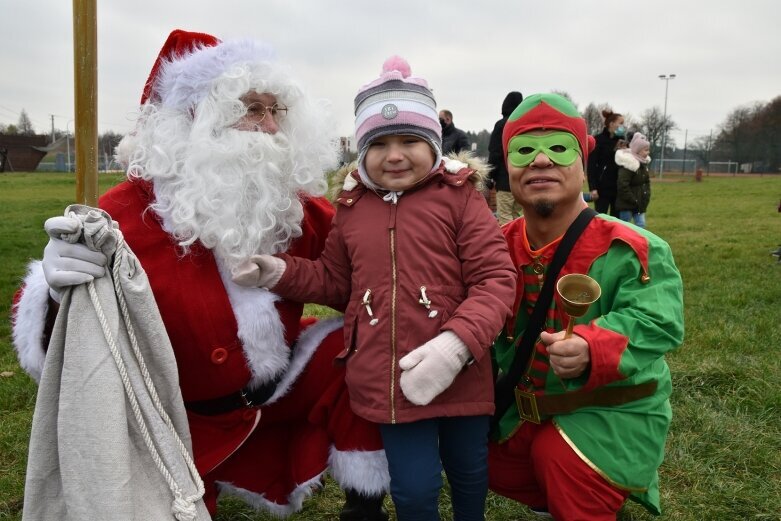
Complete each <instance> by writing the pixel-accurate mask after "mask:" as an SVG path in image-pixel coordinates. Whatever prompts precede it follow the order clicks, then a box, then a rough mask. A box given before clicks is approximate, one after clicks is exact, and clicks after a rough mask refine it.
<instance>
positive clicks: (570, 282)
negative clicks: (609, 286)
mask: <svg viewBox="0 0 781 521" xmlns="http://www.w3.org/2000/svg"><path fill="white" fill-rule="evenodd" d="M556 292H557V293H558V294H559V297H561V300H562V303H563V304H564V312H565V313H566V314H567V315H569V318H570V320H569V323H568V324H567V332H566V333H565V335H564V338H569V337H571V336H572V328H573V327H574V326H575V318H577V317H582V316H583V315H585V314H586V312H587V311H588V308H589V306H591V304H593V303H594V302H596V301H597V300H599V297H600V295H602V288H600V287H599V283H598V282H597V281H596V280H594V279H592V278H591V277H589V276H588V275H583V274H582V273H570V274H568V275H564V276H563V277H561V278H560V279H559V280H558V282H556Z"/></svg>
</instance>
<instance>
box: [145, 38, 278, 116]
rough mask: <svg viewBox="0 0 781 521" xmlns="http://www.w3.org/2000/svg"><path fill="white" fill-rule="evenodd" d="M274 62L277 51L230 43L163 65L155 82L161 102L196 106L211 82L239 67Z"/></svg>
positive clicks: (245, 42)
mask: <svg viewBox="0 0 781 521" xmlns="http://www.w3.org/2000/svg"><path fill="white" fill-rule="evenodd" d="M258 62H267V63H271V62H276V52H275V51H274V49H273V48H272V47H271V46H270V45H267V44H265V43H262V42H258V41H256V40H229V41H225V42H222V43H220V44H218V45H215V46H213V47H204V48H201V49H198V50H196V51H195V52H193V53H191V54H188V55H186V56H185V57H183V58H181V59H178V60H174V61H169V62H165V63H164V64H163V65H162V66H161V69H160V73H159V75H158V79H157V81H156V88H157V92H158V94H159V96H160V100H161V101H160V103H161V104H162V105H163V106H166V107H169V108H174V109H178V110H185V109H189V108H190V107H193V106H195V105H197V104H198V103H199V102H200V101H201V100H203V99H204V98H205V97H206V96H207V95H208V94H209V92H210V90H211V88H212V86H213V84H214V81H215V80H216V79H217V78H219V77H220V76H222V75H223V74H229V73H230V71H231V69H232V68H233V67H235V66H237V65H241V64H251V63H258Z"/></svg>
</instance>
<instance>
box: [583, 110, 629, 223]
mask: <svg viewBox="0 0 781 521" xmlns="http://www.w3.org/2000/svg"><path fill="white" fill-rule="evenodd" d="M602 117H603V118H604V119H605V127H604V128H603V129H602V132H601V133H600V134H597V135H596V136H594V137H595V139H596V143H597V144H596V147H595V148H594V151H593V152H592V153H591V154H590V155H589V161H588V165H587V172H588V187H589V190H590V191H591V194H592V197H593V196H594V195H596V196H597V197H593V199H594V200H595V203H594V209H595V210H596V211H598V212H599V213H609V214H610V215H612V216H613V217H618V212H617V211H616V208H615V202H616V193H617V192H618V165H616V162H615V154H616V149H618V140H619V139H622V138H624V137H625V135H626V128H625V127H624V116H622V115H621V114H618V113H615V112H613V111H611V110H609V109H607V110H603V111H602Z"/></svg>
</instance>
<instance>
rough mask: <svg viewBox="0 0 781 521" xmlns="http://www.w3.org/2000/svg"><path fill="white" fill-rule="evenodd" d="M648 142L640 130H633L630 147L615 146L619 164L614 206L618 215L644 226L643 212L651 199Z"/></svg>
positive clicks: (624, 219)
mask: <svg viewBox="0 0 781 521" xmlns="http://www.w3.org/2000/svg"><path fill="white" fill-rule="evenodd" d="M650 153H651V144H650V143H649V142H648V140H647V139H646V138H645V136H644V135H643V134H641V133H640V132H635V133H634V135H633V136H632V141H631V142H630V143H629V148H620V149H618V150H616V164H617V165H618V194H617V195H616V210H618V217H619V218H620V219H621V220H623V221H627V222H634V224H635V225H637V226H639V227H640V228H645V212H646V210H647V209H648V203H649V202H650V201H651V176H650V174H649V172H648V165H649V164H650V163H651V156H650V155H649V154H650Z"/></svg>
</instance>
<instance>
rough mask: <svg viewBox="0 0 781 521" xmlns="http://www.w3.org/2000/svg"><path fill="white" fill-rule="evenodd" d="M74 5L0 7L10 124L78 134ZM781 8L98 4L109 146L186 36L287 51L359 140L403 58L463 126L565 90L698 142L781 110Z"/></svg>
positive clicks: (717, 3)
mask: <svg viewBox="0 0 781 521" xmlns="http://www.w3.org/2000/svg"><path fill="white" fill-rule="evenodd" d="M71 9H72V2H68V1H64V0H26V1H20V0H0V27H2V31H0V35H2V42H3V51H2V53H1V54H0V65H2V68H0V123H4V124H9V123H14V124H15V123H17V121H18V119H19V113H20V112H21V110H22V109H25V110H26V111H27V113H28V115H29V116H30V119H31V120H32V122H33V125H34V126H35V129H36V131H37V132H43V133H46V132H49V131H50V129H51V115H52V114H53V115H54V116H55V117H54V125H55V127H56V128H59V129H63V130H64V129H66V128H69V129H70V130H73V122H72V120H73V50H72V48H73V47H72V45H73V43H72V42H73V34H72V33H73V30H72V11H71ZM779 20H781V2H779V0H744V1H736V0H709V1H705V0H700V1H693V0H649V1H646V2H641V1H636V0H633V1H627V0H622V1H614V0H600V1H596V0H593V1H591V0H557V1H544V0H538V1H536V2H528V1H520V0H514V1H510V0H507V1H498V0H480V1H477V0H472V1H466V0H449V1H424V0H395V1H393V2H372V1H367V0H345V1H339V0H329V1H316V0H297V1H293V0H233V1H232V0H226V1H223V2H214V1H208V2H206V1H202V0H188V1H183V0H157V1H154V2H152V1H149V0H134V1H132V2H120V1H108V0H106V1H100V2H98V77H99V83H98V121H99V127H100V131H101V132H103V131H106V130H114V131H116V132H120V133H125V132H127V131H129V130H130V129H132V127H133V121H134V111H135V109H136V108H137V104H138V100H139V97H140V93H141V89H142V86H143V83H144V81H145V80H146V77H147V75H148V73H149V69H150V67H151V65H152V63H153V61H154V59H155V57H156V56H157V53H158V51H159V49H160V46H161V45H162V43H163V42H164V41H165V38H166V37H167V35H168V33H169V32H170V31H171V30H172V29H174V28H181V29H187V30H194V31H201V32H207V33H211V34H213V35H215V36H218V37H220V38H222V39H226V38H238V37H254V38H258V39H263V40H265V41H267V42H269V43H271V44H272V45H274V46H275V47H276V49H277V52H278V54H279V57H280V58H281V59H282V60H284V61H285V62H286V63H288V64H289V65H290V66H291V67H292V69H293V71H294V72H295V74H296V76H298V78H300V80H301V82H302V83H303V84H304V85H305V86H306V87H307V88H308V89H309V90H310V91H311V92H312V93H313V94H315V95H316V96H317V97H322V98H326V99H328V100H330V101H331V102H332V110H333V118H334V129H335V134H338V135H351V134H352V132H353V112H352V101H353V97H354V95H355V93H356V90H357V88H358V87H359V86H360V85H362V84H364V83H366V82H368V81H369V80H371V79H374V78H376V77H377V76H378V75H379V72H380V69H381V66H382V62H383V61H384V60H385V58H387V57H388V56H390V55H393V54H399V55H401V56H404V57H405V58H406V59H407V60H408V61H409V63H410V65H411V67H412V73H413V75H417V76H422V77H424V78H426V79H427V80H428V82H429V85H430V86H431V87H432V88H433V89H434V91H435V95H436V98H437V103H438V106H439V108H440V109H442V108H447V109H450V110H451V111H452V112H453V113H454V119H455V123H456V126H458V127H460V128H462V129H464V130H473V131H479V130H481V129H489V130H490V129H491V128H493V124H494V122H495V121H496V120H497V119H498V118H499V117H500V105H501V102H502V99H503V98H504V96H505V94H506V93H507V92H508V91H510V90H520V91H521V92H523V93H524V95H527V94H531V93H534V92H543V91H550V90H560V91H566V92H568V93H569V94H570V95H571V97H572V98H573V100H574V101H575V102H576V103H577V104H578V108H579V109H581V110H582V109H583V108H585V106H586V105H587V104H588V103H589V102H595V103H604V102H607V103H609V104H610V105H611V106H612V107H613V109H614V110H615V111H616V112H621V113H623V114H630V115H632V116H635V117H639V116H640V114H641V113H642V112H643V111H645V110H646V109H649V108H651V107H654V106H657V107H659V108H660V109H661V108H662V107H663V105H664V98H665V81H663V80H660V79H659V78H658V76H659V75H660V74H676V75H677V78H676V79H675V80H672V81H670V82H669V94H668V105H667V106H668V108H667V110H668V113H669V114H670V115H671V116H672V118H673V120H674V121H675V122H676V123H677V124H678V126H679V127H680V128H681V131H680V132H679V133H677V134H678V135H677V136H674V137H676V138H677V141H678V142H679V146H680V144H681V143H682V141H683V130H684V129H688V133H689V139H690V140H691V139H692V138H693V137H697V136H701V135H706V134H708V133H709V132H710V131H711V129H713V131H714V134H715V132H716V131H717V127H718V125H719V124H721V123H723V121H724V119H725V117H726V115H727V113H728V112H729V111H730V110H732V109H734V108H736V107H738V106H742V105H746V104H749V103H752V102H756V101H763V102H767V101H770V100H771V99H773V98H774V97H776V96H778V95H781V36H779Z"/></svg>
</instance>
